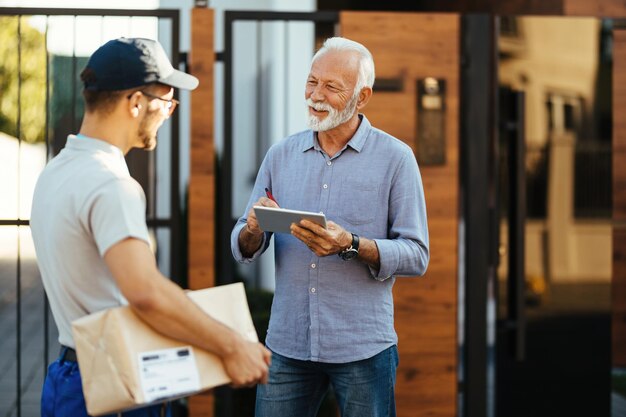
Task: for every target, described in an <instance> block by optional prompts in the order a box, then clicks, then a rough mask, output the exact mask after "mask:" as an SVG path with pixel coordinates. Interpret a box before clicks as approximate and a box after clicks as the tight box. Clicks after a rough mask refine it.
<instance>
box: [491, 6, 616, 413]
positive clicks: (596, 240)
mask: <svg viewBox="0 0 626 417" xmlns="http://www.w3.org/2000/svg"><path fill="white" fill-rule="evenodd" d="M581 31H582V32H584V33H581ZM606 33H607V32H606V22H603V21H601V20H599V19H589V18H536V17H532V18H531V17H524V18H520V17H503V18H501V19H500V36H499V75H498V76H499V83H500V85H501V86H505V88H502V89H501V93H500V101H499V109H500V140H499V149H498V153H499V164H500V170H499V171H500V178H499V190H500V197H501V198H500V216H499V218H500V255H501V257H500V265H499V268H498V274H497V275H498V279H497V280H496V281H497V282H496V289H497V290H496V291H495V297H496V317H497V320H496V332H495V335H496V337H495V352H496V354H495V375H494V379H493V384H494V385H493V387H494V390H493V391H492V392H493V393H494V394H493V399H494V403H493V404H494V406H493V408H492V409H493V410H494V411H495V415H496V416H498V417H501V416H502V417H503V416H506V417H517V416H519V417H522V416H533V417H544V416H545V417H552V416H568V417H573V416H581V417H582V416H585V417H586V416H598V417H601V416H610V415H611V379H610V378H611V356H610V355H611V348H610V346H611V315H610V311H611V257H610V254H611V250H610V249H611V217H610V213H611V206H610V204H611V203H610V202H611V194H610V193H611V176H610V160H611V157H610V155H611V153H610V152H611V151H610V149H611V133H610V131H609V132H607V129H605V127H606V126H607V125H608V126H610V125H611V122H610V121H609V122H608V123H607V122H606V120H607V118H608V120H610V114H611V113H610V107H611V95H610V91H611V89H610V88H611V87H610V86H611V78H610V54H609V58H608V59H607V58H606V55H605V53H604V52H605V48H604V46H605V44H606V42H607V41H608V40H609V38H608V37H607V36H606ZM581 38H584V39H586V41H585V42H586V44H585V43H583V44H581V43H580V42H578V41H577V40H576V39H581ZM573 56H576V59H574V60H570V59H569V58H568V57H573ZM607 66H608V68H609V70H608V71H607ZM519 94H523V96H524V100H522V101H521V105H517V106H516V105H515V103H516V102H517V103H518V104H520V103H519V100H517V99H516V98H517V97H519ZM516 100H517V101H516ZM608 130H610V129H608ZM520 196H522V197H524V196H526V198H520Z"/></svg>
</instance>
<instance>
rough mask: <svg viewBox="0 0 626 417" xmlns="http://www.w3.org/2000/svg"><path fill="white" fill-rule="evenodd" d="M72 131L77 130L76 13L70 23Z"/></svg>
mask: <svg viewBox="0 0 626 417" xmlns="http://www.w3.org/2000/svg"><path fill="white" fill-rule="evenodd" d="M71 126H72V131H73V132H77V131H78V129H77V128H76V15H74V21H73V25H72V121H71Z"/></svg>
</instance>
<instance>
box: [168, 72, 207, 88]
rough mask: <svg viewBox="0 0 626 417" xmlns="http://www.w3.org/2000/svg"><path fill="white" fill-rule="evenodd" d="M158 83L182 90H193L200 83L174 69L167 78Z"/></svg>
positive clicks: (191, 76)
mask: <svg viewBox="0 0 626 417" xmlns="http://www.w3.org/2000/svg"><path fill="white" fill-rule="evenodd" d="M159 83H161V84H165V85H169V86H170V87H174V88H182V89H183V90H195V89H196V87H197V86H198V84H199V83H200V81H198V79H197V78H196V77H194V76H193V75H190V74H187V73H186V72H182V71H179V70H177V69H174V72H173V73H172V74H170V75H169V76H168V77H165V78H162V79H160V80H159Z"/></svg>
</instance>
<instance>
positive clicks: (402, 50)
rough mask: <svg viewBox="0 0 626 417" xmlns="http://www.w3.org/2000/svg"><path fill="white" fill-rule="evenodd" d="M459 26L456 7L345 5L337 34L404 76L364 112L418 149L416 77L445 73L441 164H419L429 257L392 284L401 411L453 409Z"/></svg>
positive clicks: (451, 412) (379, 66)
mask: <svg viewBox="0 0 626 417" xmlns="http://www.w3.org/2000/svg"><path fill="white" fill-rule="evenodd" d="M459 30H460V19H459V16H458V15H454V14H410V13H367V12H366V13H364V12H342V13H341V15H340V33H341V36H344V37H347V38H350V39H353V40H356V41H358V42H361V43H363V44H364V45H365V46H366V47H367V48H368V49H369V50H370V51H371V52H372V54H373V56H374V61H375V65H376V76H377V78H396V77H401V78H402V79H403V80H404V87H403V91H401V92H382V91H380V92H375V93H374V95H373V97H372V100H371V101H370V103H369V104H368V106H367V107H366V108H365V111H364V113H365V114H366V115H367V117H368V118H369V120H370V121H371V122H372V124H373V125H374V126H375V127H378V128H380V129H382V130H384V131H386V132H388V133H390V134H392V135H394V136H395V137H397V138H398V139H401V140H403V141H405V142H406V143H408V144H410V145H411V146H412V147H413V149H415V146H414V145H415V136H416V135H415V132H416V123H417V116H416V103H417V98H416V80H417V79H421V78H424V77H427V76H431V77H436V78H442V79H445V80H446V83H447V85H446V88H447V93H446V126H445V129H446V164H445V165H443V166H432V167H426V166H422V167H420V169H421V173H422V178H423V182H424V191H425V194H426V206H427V210H428V226H429V232H430V250H431V260H430V266H429V268H428V272H427V273H426V275H425V277H424V278H404V277H403V278H399V279H398V280H397V281H396V285H395V288H394V297H395V304H396V312H395V314H396V316H395V317H396V330H397V332H398V336H399V346H398V347H399V350H400V367H399V369H398V383H397V394H396V401H397V407H398V416H400V417H420V416H431V417H432V416H435V417H437V416H447V417H452V416H456V410H457V404H456V396H457V372H456V369H457V246H458V245H457V242H458V237H457V228H458V217H459V212H458V210H459V209H458V207H459V185H458V183H459V178H458V176H459V171H458V170H459V167H458V163H459V147H458V146H459V140H458V136H459V132H458V125H459Z"/></svg>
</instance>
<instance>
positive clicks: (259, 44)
mask: <svg viewBox="0 0 626 417" xmlns="http://www.w3.org/2000/svg"><path fill="white" fill-rule="evenodd" d="M262 25H263V21H261V20H257V21H256V73H257V77H256V97H255V98H256V108H257V111H256V113H255V117H256V119H255V122H256V135H255V137H254V139H255V140H256V142H257V143H256V144H255V145H256V146H255V148H256V157H255V162H256V164H257V166H259V165H260V164H261V161H262V158H263V149H262V148H263V145H264V144H265V131H264V130H263V116H264V114H263V113H262V112H263V110H262V109H264V106H263V102H262V101H261V97H263V77H264V75H265V73H264V71H263V26H262Z"/></svg>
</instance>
